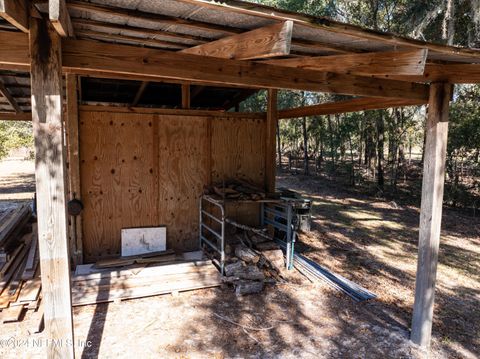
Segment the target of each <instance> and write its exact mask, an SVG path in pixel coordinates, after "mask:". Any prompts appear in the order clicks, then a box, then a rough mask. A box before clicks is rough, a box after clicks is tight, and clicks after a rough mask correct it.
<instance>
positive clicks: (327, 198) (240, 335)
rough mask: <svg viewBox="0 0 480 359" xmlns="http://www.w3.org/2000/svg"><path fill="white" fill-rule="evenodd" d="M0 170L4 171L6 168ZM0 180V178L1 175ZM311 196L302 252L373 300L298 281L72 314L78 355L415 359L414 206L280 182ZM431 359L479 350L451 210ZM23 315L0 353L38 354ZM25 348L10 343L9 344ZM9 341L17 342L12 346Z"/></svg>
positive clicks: (469, 272) (7, 329)
mask: <svg viewBox="0 0 480 359" xmlns="http://www.w3.org/2000/svg"><path fill="white" fill-rule="evenodd" d="M2 173H3V172H2ZM0 180H1V179H0ZM278 180H279V186H284V187H289V188H291V189H295V190H299V191H302V192H304V194H305V195H306V196H308V197H311V198H312V199H313V200H314V223H313V228H312V232H311V233H310V234H309V235H302V236H301V238H300V241H299V243H298V245H297V249H299V250H300V251H303V252H304V254H305V255H307V256H309V257H310V258H313V259H315V260H317V261H318V262H319V263H321V264H323V265H325V266H327V267H328V268H330V269H333V270H334V271H336V272H338V273H340V274H343V275H344V276H346V277H347V278H349V279H352V280H354V281H357V282H358V283H360V284H361V285H363V286H365V287H366V288H368V289H369V290H371V291H373V292H374V293H376V294H377V295H378V298H377V299H376V300H373V301H370V302H367V303H362V304H357V303H355V302H353V301H352V300H351V299H350V298H348V297H346V296H345V295H343V294H341V293H338V292H336V291H334V290H332V289H331V288H330V287H328V286H327V285H325V284H323V283H310V282H308V281H307V280H306V279H305V278H304V277H302V276H301V275H300V274H298V273H295V272H294V273H292V274H291V280H290V281H289V282H288V283H284V284H278V285H276V286H270V287H267V289H266V291H265V292H264V293H262V294H258V295H250V296H245V297H236V296H235V295H234V293H233V291H232V290H231V289H228V288H215V289H209V290H201V291H193V292H187V293H179V294H178V295H175V296H172V295H164V296H157V297H150V298H143V299H138V300H130V301H124V302H121V303H111V304H101V305H97V306H84V307H77V308H74V310H73V312H74V330H75V340H76V343H77V346H76V354H77V357H79V358H97V357H99V358H114V357H117V358H127V357H141V358H167V357H168V358H319V357H326V358H382V359H383V358H421V357H426V356H427V353H424V352H422V351H421V350H419V349H418V348H416V347H415V346H413V345H412V344H411V343H410V341H409V339H408V338H409V325H410V318H411V308H412V305H413V290H414V280H415V271H416V251H417V247H416V243H417V226H418V208H416V207H412V206H405V207H404V206H402V205H400V204H397V203H393V202H385V201H382V200H379V199H376V198H372V197H365V196H362V195H359V194H357V193H355V192H352V191H349V190H338V189H334V185H333V184H332V183H329V182H328V181H326V180H325V179H322V180H315V179H311V178H303V177H300V176H290V175H288V176H287V175H285V176H280V177H279V178H278ZM443 223H444V226H443V231H442V239H441V252H440V263H439V272H438V282H437V283H438V285H437V292H436V307H435V314H434V316H435V322H434V328H433V336H434V338H433V342H432V349H431V352H430V357H433V358H456V357H457V358H476V357H477V355H478V353H480V338H479V333H480V330H479V329H480V312H479V310H480V305H479V304H480V276H479V273H480V256H479V254H480V220H479V218H472V217H467V216H464V215H461V214H459V213H456V212H453V211H449V210H446V211H445V212H444V222H443ZM35 325H36V321H34V320H33V314H32V313H27V314H26V316H25V318H24V320H23V321H22V322H19V323H12V324H4V325H1V326H0V357H2V358H36V357H38V358H40V357H43V353H44V350H45V346H44V345H34V343H33V341H32V340H33V339H37V342H36V343H37V344H38V343H39V341H38V339H41V338H44V336H43V335H44V334H43V333H39V334H30V333H31V331H32V327H34V326H35ZM10 338H15V339H18V340H23V342H17V343H16V344H17V345H8V342H7V340H8V339H10ZM10 343H12V341H10Z"/></svg>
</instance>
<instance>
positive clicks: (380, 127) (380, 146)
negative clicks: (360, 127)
mask: <svg viewBox="0 0 480 359" xmlns="http://www.w3.org/2000/svg"><path fill="white" fill-rule="evenodd" d="M376 123H377V173H378V176H377V184H378V187H380V188H381V189H382V190H383V186H384V184H385V180H384V176H383V159H384V136H385V124H384V121H383V112H380V113H379V115H378V116H377V119H376Z"/></svg>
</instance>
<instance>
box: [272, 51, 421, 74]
mask: <svg viewBox="0 0 480 359" xmlns="http://www.w3.org/2000/svg"><path fill="white" fill-rule="evenodd" d="M427 53H428V50H426V49H420V50H408V51H394V52H369V53H364V54H347V55H334V56H315V57H299V58H293V59H280V60H268V61H264V63H268V64H271V65H277V66H288V67H297V68H304V69H311V70H317V71H323V72H335V73H343V74H352V75H361V76H371V75H423V72H424V70H425V62H426V59H427Z"/></svg>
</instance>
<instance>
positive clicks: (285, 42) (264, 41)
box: [182, 21, 293, 60]
mask: <svg viewBox="0 0 480 359" xmlns="http://www.w3.org/2000/svg"><path fill="white" fill-rule="evenodd" d="M292 30H293V22H291V21H285V22H284V23H278V24H274V25H270V26H265V27H261V28H258V29H255V30H252V31H248V32H244V33H241V34H238V35H232V36H229V37H225V38H222V39H219V40H216V41H212V42H209V43H206V44H203V45H198V46H195V47H190V48H188V49H186V50H182V52H183V53H186V54H196V55H203V56H213V57H219V58H225V59H237V60H248V59H263V58H270V57H275V56H286V55H289V54H290V44H291V41H292Z"/></svg>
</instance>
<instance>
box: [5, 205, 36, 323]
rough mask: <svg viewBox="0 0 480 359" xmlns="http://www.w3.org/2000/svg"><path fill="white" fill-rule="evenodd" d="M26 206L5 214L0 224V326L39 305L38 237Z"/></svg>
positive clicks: (15, 319) (28, 208)
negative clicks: (1, 323) (25, 310)
mask: <svg viewBox="0 0 480 359" xmlns="http://www.w3.org/2000/svg"><path fill="white" fill-rule="evenodd" d="M31 217H32V213H31V210H30V207H29V206H27V205H23V206H20V207H18V208H15V209H12V210H10V211H7V212H5V213H4V214H3V215H2V216H1V218H0V219H1V222H0V254H1V255H2V256H1V259H0V311H1V312H2V313H1V315H0V322H4V323H7V322H12V321H17V320H18V319H19V318H20V317H21V315H22V312H23V311H24V309H29V310H36V309H37V308H38V306H39V303H40V289H41V281H40V276H39V268H38V263H39V257H38V237H37V231H36V225H35V224H33V225H32V226H30V225H29V224H30V221H31Z"/></svg>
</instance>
